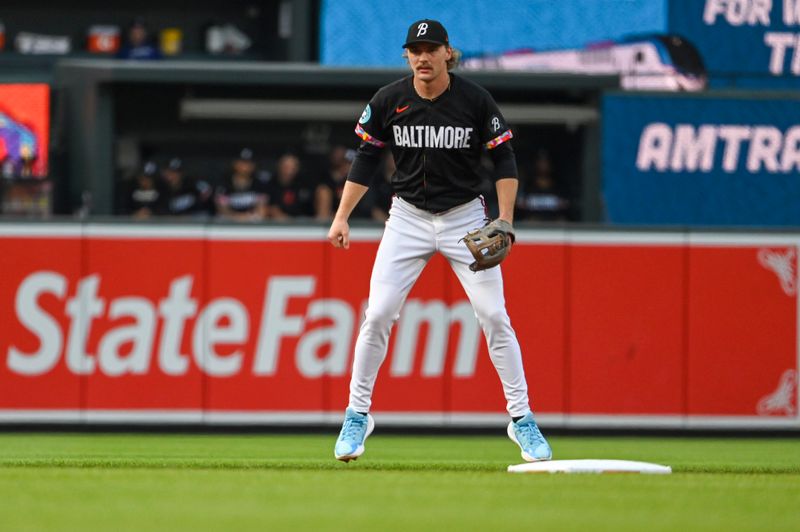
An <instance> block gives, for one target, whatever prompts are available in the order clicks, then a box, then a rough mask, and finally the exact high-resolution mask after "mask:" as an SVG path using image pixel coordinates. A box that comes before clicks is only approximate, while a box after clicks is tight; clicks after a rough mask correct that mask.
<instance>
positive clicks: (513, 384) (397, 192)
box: [328, 19, 552, 462]
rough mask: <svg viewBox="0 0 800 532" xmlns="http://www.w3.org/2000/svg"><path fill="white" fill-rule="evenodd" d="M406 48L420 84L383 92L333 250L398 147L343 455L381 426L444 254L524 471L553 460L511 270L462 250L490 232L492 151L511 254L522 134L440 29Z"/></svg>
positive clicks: (417, 32) (403, 82)
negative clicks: (390, 369)
mask: <svg viewBox="0 0 800 532" xmlns="http://www.w3.org/2000/svg"><path fill="white" fill-rule="evenodd" d="M403 48H405V50H406V54H405V56H406V58H407V60H408V64H409V66H410V67H411V72H412V73H411V75H409V76H407V77H404V78H403V79H400V80H398V81H396V82H394V83H391V84H389V85H386V86H385V87H383V88H381V89H380V90H378V92H377V93H376V94H375V96H373V98H372V100H370V102H369V104H368V105H367V107H366V108H365V109H364V112H363V113H362V115H361V118H360V119H359V120H358V123H357V124H356V133H357V134H358V136H359V137H361V140H362V142H361V144H360V146H359V149H358V153H357V155H356V158H355V160H354V161H353V166H352V168H351V170H350V173H349V175H348V177H347V183H346V184H345V188H344V191H343V193H342V198H341V202H340V204H339V208H338V210H337V212H336V215H335V217H334V220H333V222H332V223H331V227H330V230H329V232H328V240H329V241H330V242H331V244H332V245H333V246H334V247H337V248H345V249H347V248H348V247H349V245H350V234H349V233H350V229H349V225H348V222H347V220H348V218H349V216H350V213H351V212H352V211H353V208H354V207H355V206H356V204H357V203H358V202H359V200H360V199H361V198H362V197H363V196H364V194H365V193H366V191H367V188H368V185H369V183H370V179H371V178H372V176H373V175H374V174H375V170H376V167H377V165H378V163H379V161H380V155H381V150H382V149H383V148H384V147H387V146H388V147H389V148H390V149H391V151H392V155H393V156H394V160H395V163H396V166H397V169H396V171H395V174H394V175H393V176H392V186H393V189H394V198H393V201H392V206H391V208H390V211H389V220H388V221H387V222H386V229H385V231H384V234H383V237H382V239H381V242H380V245H379V246H378V252H377V255H376V257H375V264H374V266H373V270H372V277H371V279H370V293H369V304H368V308H367V311H366V317H365V319H364V323H363V324H362V326H361V330H360V332H359V335H358V339H357V340H356V345H355V356H354V361H353V374H352V377H351V381H350V399H349V405H348V408H347V410H346V411H345V419H344V424H343V426H342V430H341V432H340V434H339V438H338V439H337V441H336V446H335V449H334V455H335V456H336V458H337V459H338V460H342V461H345V462H347V461H349V460H352V459H356V458H357V457H359V456H360V455H361V454H362V453H363V452H364V442H365V440H366V438H367V436H369V434H370V433H371V432H372V430H373V428H374V426H375V422H374V420H373V419H372V416H371V415H370V414H369V409H370V405H371V398H372V390H373V388H374V386H375V379H376V377H377V375H378V369H379V368H380V366H381V363H382V362H383V360H384V358H385V357H386V350H387V343H388V338H389V332H390V330H391V327H392V325H393V324H394V322H395V321H396V320H397V318H398V317H399V313H400V309H401V307H402V305H403V302H404V301H405V299H406V296H407V295H408V292H409V290H411V287H412V286H413V285H414V282H415V281H416V280H417V278H418V277H419V275H420V273H421V272H422V269H423V268H424V267H425V265H426V264H427V262H428V260H429V259H430V258H431V257H432V256H433V254H434V253H437V252H438V253H441V254H442V255H444V257H445V258H446V259H447V261H448V262H449V263H450V266H451V267H452V269H453V271H454V272H455V273H456V275H457V276H458V279H459V281H460V282H461V285H462V286H463V287H464V290H465V292H466V293H467V296H468V297H469V299H470V302H471V303H472V306H473V308H474V310H475V314H476V316H477V318H478V321H479V322H480V325H481V327H482V329H483V332H484V334H485V336H486V340H487V344H488V348H489V356H490V357H491V359H492V362H493V364H494V366H495V369H496V370H497V373H498V375H499V376H500V380H501V382H502V384H503V391H504V394H505V397H506V400H507V409H508V413H509V414H510V415H511V418H512V419H511V421H510V423H509V424H508V429H507V433H508V435H509V437H510V438H511V439H512V440H513V441H514V442H515V443H516V444H517V445H518V446H519V447H520V449H521V451H522V457H523V458H524V459H525V460H527V461H537V460H549V459H550V458H551V457H552V451H551V449H550V446H549V445H548V443H547V441H546V440H545V438H544V436H542V433H541V431H540V430H539V428H538V427H537V425H536V421H535V420H534V417H533V413H532V412H531V409H530V406H529V403H528V389H527V384H526V382H525V373H524V370H523V367H522V356H521V353H520V347H519V343H518V342H517V338H516V334H515V333H514V330H513V329H512V328H511V322H510V320H509V318H508V314H507V313H506V309H505V299H504V296H503V277H502V275H501V272H500V268H499V267H494V268H488V269H483V270H480V271H474V270H475V269H476V268H475V263H474V262H473V260H474V257H473V255H472V254H471V253H470V251H469V250H468V249H467V247H466V246H465V245H464V243H463V242H460V240H463V239H464V237H465V235H466V234H467V233H469V232H470V231H471V230H473V229H475V228H480V227H483V226H484V225H486V224H487V222H488V221H489V220H488V218H487V211H486V207H485V204H484V201H483V198H482V197H481V196H480V192H479V191H480V183H481V176H480V173H479V170H478V168H479V165H480V158H481V156H482V154H484V153H486V151H487V150H488V154H489V155H490V157H491V158H492V160H493V162H494V166H495V174H496V188H497V196H498V204H499V217H498V219H497V220H495V221H494V222H491V224H489V225H488V226H487V227H489V226H497V227H500V228H501V229H502V231H501V232H502V235H503V242H504V243H507V245H508V246H510V245H511V244H510V242H511V239H513V229H512V227H511V223H512V222H513V216H514V201H515V198H516V192H517V166H516V161H515V158H514V152H513V150H512V149H511V143H510V142H509V140H510V139H511V138H512V132H511V130H510V129H509V128H508V126H507V125H506V122H505V120H504V118H503V115H502V114H501V113H500V111H499V109H498V108H497V104H496V103H495V102H494V100H493V99H492V97H491V95H490V94H489V93H488V92H487V91H486V90H485V89H483V88H481V87H480V86H478V85H476V84H475V83H473V82H471V81H468V80H466V79H464V78H462V77H459V76H456V75H454V74H452V73H450V72H449V70H450V69H451V68H452V67H453V66H455V62H456V57H455V55H454V53H455V52H454V50H453V48H452V47H451V46H450V42H449V39H448V36H447V31H446V30H445V28H444V26H442V24H441V23H439V22H437V21H435V20H428V19H425V20H420V21H417V22H415V23H413V24H412V25H411V27H410V28H409V29H408V36H407V38H406V42H405V44H404V45H403ZM470 235H472V233H470ZM470 235H467V236H470ZM470 265H472V268H471V266H470ZM477 269H480V268H477Z"/></svg>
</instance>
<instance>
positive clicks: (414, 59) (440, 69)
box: [406, 43, 453, 82]
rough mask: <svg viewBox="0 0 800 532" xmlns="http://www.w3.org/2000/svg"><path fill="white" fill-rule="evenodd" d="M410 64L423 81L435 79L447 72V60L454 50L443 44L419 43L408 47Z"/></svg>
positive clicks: (417, 76)
mask: <svg viewBox="0 0 800 532" xmlns="http://www.w3.org/2000/svg"><path fill="white" fill-rule="evenodd" d="M406 50H407V51H408V64H409V66H410V67H411V70H412V71H413V72H414V76H415V77H416V78H417V79H419V80H421V81H428V82H430V81H433V80H435V79H437V78H438V77H439V76H441V75H442V74H445V75H446V74H447V61H448V60H449V59H450V57H451V56H452V55H453V51H452V50H451V49H450V48H449V47H447V46H444V45H442V44H434V43H417V44H412V45H410V46H409V47H408V48H406Z"/></svg>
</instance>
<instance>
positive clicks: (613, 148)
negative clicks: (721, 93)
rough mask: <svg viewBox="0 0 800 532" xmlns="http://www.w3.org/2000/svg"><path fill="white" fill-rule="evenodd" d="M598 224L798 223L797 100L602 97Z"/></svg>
mask: <svg viewBox="0 0 800 532" xmlns="http://www.w3.org/2000/svg"><path fill="white" fill-rule="evenodd" d="M602 142H603V146H602V154H603V156H602V160H603V163H602V167H603V168H602V172H603V194H604V198H605V204H606V209H607V218H608V220H609V221H611V222H615V223H622V224H686V225H736V226H800V96H799V97H798V99H791V98H785V99H767V98H747V97H744V96H742V97H730V98H722V97H715V98H712V97H703V96H689V95H686V96H677V95H676V96H667V95H652V94H651V95H641V94H612V95H606V96H605V97H604V98H603V140H602Z"/></svg>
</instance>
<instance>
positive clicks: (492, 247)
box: [461, 219, 514, 272]
mask: <svg viewBox="0 0 800 532" xmlns="http://www.w3.org/2000/svg"><path fill="white" fill-rule="evenodd" d="M461 240H463V241H464V243H465V244H466V245H467V249H469V251H470V253H472V256H473V257H475V262H473V263H472V264H470V265H469V269H470V270H472V271H473V272H479V271H481V270H487V269H489V268H494V267H495V266H497V265H498V264H500V263H501V262H503V259H505V258H506V257H507V256H508V252H509V251H511V244H512V243H513V242H514V228H513V227H512V226H511V224H510V223H508V222H507V221H505V220H500V219H497V220H494V221H493V222H489V223H488V224H486V225H485V226H483V227H482V228H480V229H475V230H473V231H470V232H469V233H467V234H466V236H465V237H464V238H462V239H461Z"/></svg>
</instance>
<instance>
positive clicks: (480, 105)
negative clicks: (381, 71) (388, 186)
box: [348, 74, 517, 212]
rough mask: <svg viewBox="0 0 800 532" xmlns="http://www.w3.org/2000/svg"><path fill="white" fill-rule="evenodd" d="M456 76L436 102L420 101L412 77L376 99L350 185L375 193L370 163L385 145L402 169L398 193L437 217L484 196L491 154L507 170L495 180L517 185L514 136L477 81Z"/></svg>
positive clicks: (362, 122) (360, 130) (359, 130)
mask: <svg viewBox="0 0 800 532" xmlns="http://www.w3.org/2000/svg"><path fill="white" fill-rule="evenodd" d="M449 75H450V85H449V87H448V89H447V90H445V91H444V93H442V94H441V95H440V96H439V97H438V98H436V99H434V100H426V99H424V98H422V97H420V96H419V95H418V94H417V91H416V90H415V89H414V85H413V76H411V75H409V76H406V77H405V78H403V79H400V80H398V81H396V82H394V83H391V84H389V85H386V86H385V87H383V88H381V89H380V90H379V91H378V92H377V93H376V94H375V96H373V98H372V100H370V102H369V104H368V105H367V107H366V108H365V109H364V112H363V114H362V115H361V118H360V119H359V121H358V124H357V125H356V134H358V136H359V137H361V139H362V143H361V146H360V148H359V155H358V157H357V159H356V162H355V163H354V165H353V170H351V172H350V175H349V176H348V179H349V180H351V181H355V182H357V183H360V184H362V185H367V186H368V185H369V179H368V178H366V177H365V176H366V175H367V172H365V171H363V170H364V161H365V160H370V161H372V160H375V159H376V158H377V156H376V154H377V152H378V151H379V150H380V149H381V148H383V147H384V146H389V147H390V149H391V150H392V155H393V156H394V159H395V162H396V165H397V171H396V172H395V174H394V176H393V177H392V187H393V188H394V192H395V194H397V195H398V196H400V197H401V198H403V199H404V200H406V201H408V202H409V203H411V204H412V205H414V206H416V207H419V208H421V209H425V210H427V211H430V212H442V211H445V210H448V209H450V208H453V207H455V206H457V205H461V204H463V203H466V202H468V201H470V200H472V199H474V198H475V197H477V196H478V195H480V193H481V183H482V181H483V179H484V176H483V173H482V171H481V162H480V161H481V157H482V155H483V154H484V153H485V152H486V150H489V153H490V155H491V156H492V159H493V160H494V161H495V166H496V168H498V169H499V170H500V174H499V175H497V176H496V177H498V178H499V177H514V178H516V176H517V175H516V173H517V172H516V163H515V162H514V153H513V150H512V149H511V144H510V142H508V141H509V140H510V139H511V138H512V136H513V134H512V132H511V129H509V127H508V125H507V124H506V121H505V119H504V118H503V115H502V114H501V113H500V110H499V109H498V108H497V104H496V103H495V101H494V99H493V98H492V96H491V95H490V94H489V92H488V91H487V90H486V89H484V88H482V87H480V86H479V85H477V84H475V83H473V82H472V81H469V80H467V79H464V78H462V77H460V76H456V75H454V74H449ZM359 158H360V159H361V161H360V162H361V164H357V163H359V160H358V159H359ZM370 165H371V163H370ZM370 176H371V173H370Z"/></svg>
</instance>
